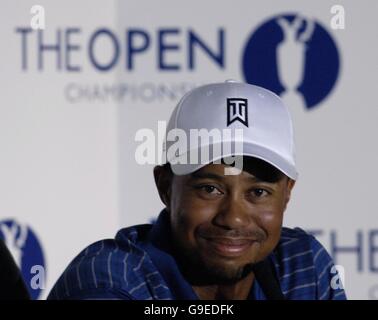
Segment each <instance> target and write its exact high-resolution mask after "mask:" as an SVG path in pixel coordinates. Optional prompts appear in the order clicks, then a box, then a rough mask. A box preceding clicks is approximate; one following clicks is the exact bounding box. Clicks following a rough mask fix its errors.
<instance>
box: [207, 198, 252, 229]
mask: <svg viewBox="0 0 378 320" xmlns="http://www.w3.org/2000/svg"><path fill="white" fill-rule="evenodd" d="M249 211H250V210H248V208H247V206H246V204H245V203H244V201H243V199H240V198H238V197H235V196H229V197H227V198H226V199H225V200H224V202H223V203H222V205H221V206H220V207H219V211H218V213H217V214H216V216H215V217H214V220H213V221H214V223H215V224H216V225H217V226H219V227H223V228H225V229H240V228H243V227H247V226H248V225H249V224H250V223H251V221H252V214H251V213H250V212H249Z"/></svg>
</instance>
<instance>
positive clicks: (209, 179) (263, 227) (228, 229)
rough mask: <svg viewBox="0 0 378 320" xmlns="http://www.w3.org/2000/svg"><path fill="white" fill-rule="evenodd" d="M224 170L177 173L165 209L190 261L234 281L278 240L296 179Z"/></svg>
mask: <svg viewBox="0 0 378 320" xmlns="http://www.w3.org/2000/svg"><path fill="white" fill-rule="evenodd" d="M224 169H225V165H223V164H210V165H207V166H205V167H203V168H201V169H200V170H198V171H196V172H195V173H193V174H190V175H185V176H176V175H174V176H173V177H172V180H171V189H170V190H171V191H170V194H169V197H168V198H169V200H168V203H167V210H168V211H169V212H170V217H171V227H172V232H173V238H174V242H175V246H176V248H177V249H178V252H179V253H180V254H181V256H182V259H183V260H184V261H185V263H186V266H187V267H189V268H193V270H196V271H197V272H198V271H200V272H201V273H202V274H203V275H204V276H205V277H207V276H209V277H212V278H213V279H217V281H225V282H230V281H231V282H233V281H237V280H239V279H241V278H243V277H244V276H246V275H247V274H248V273H249V272H250V271H251V269H250V266H251V265H252V264H253V263H256V262H258V261H261V260H263V259H264V258H265V257H266V256H267V255H268V254H269V253H270V252H271V251H272V250H273V249H274V247H275V246H276V244H277V243H278V241H279V238H280V233H281V226H282V219H283V212H284V210H285V208H286V204H287V202H288V200H289V197H290V191H291V188H292V187H293V185H294V182H293V181H292V180H290V179H288V178H287V177H286V176H282V177H280V179H279V180H278V181H276V182H266V181H262V180H259V179H257V178H256V177H255V176H254V175H253V174H252V173H249V172H247V171H243V172H242V173H240V174H238V175H224V172H225V170H224Z"/></svg>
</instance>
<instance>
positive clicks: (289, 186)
mask: <svg viewBox="0 0 378 320" xmlns="http://www.w3.org/2000/svg"><path fill="white" fill-rule="evenodd" d="M294 185H295V180H293V179H290V178H288V180H287V186H286V188H287V189H286V198H285V209H286V206H287V204H288V203H289V201H290V197H291V191H292V190H293V188H294Z"/></svg>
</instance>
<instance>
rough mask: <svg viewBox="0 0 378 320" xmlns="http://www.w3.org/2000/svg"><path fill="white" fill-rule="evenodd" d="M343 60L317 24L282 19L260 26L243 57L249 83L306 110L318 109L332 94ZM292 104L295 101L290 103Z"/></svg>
mask: <svg viewBox="0 0 378 320" xmlns="http://www.w3.org/2000/svg"><path fill="white" fill-rule="evenodd" d="M339 69H340V59H339V54H338V50H337V47H336V44H335V42H334V41H333V39H332V38H331V36H330V34H329V33H328V32H327V31H326V30H325V29H324V28H323V27H322V26H321V25H320V24H319V23H318V22H316V21H314V20H313V19H308V18H305V17H302V16H300V15H298V14H296V15H293V14H292V15H279V16H275V17H274V18H272V19H270V20H268V21H266V22H264V23H263V24H262V25H260V26H259V27H258V28H257V29H256V30H255V31H254V32H253V33H252V35H251V37H250V38H249V40H248V42H247V45H246V47H245V49H244V53H243V72H244V77H245V79H246V81H247V82H248V83H251V84H255V85H259V86H262V87H265V88H268V89H270V90H272V91H274V92H275V93H276V94H278V95H280V96H281V97H282V98H283V99H284V100H285V98H286V99H289V98H291V99H295V100H296V101H298V102H299V103H300V104H301V105H303V106H304V107H305V108H307V109H311V108H313V107H316V105H318V104H319V103H320V102H321V101H322V100H323V99H325V98H326V96H327V95H328V94H329V93H330V92H331V91H332V89H333V87H334V85H335V83H336V80H337V78H338V74H339ZM290 101H293V100H290Z"/></svg>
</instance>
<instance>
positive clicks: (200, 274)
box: [186, 261, 253, 285]
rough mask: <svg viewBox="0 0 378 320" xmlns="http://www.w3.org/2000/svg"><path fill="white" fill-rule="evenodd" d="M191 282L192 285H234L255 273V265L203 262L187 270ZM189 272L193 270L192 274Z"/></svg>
mask: <svg viewBox="0 0 378 320" xmlns="http://www.w3.org/2000/svg"><path fill="white" fill-rule="evenodd" d="M187 270H188V273H187V274H186V276H187V277H189V280H190V282H191V283H192V284H197V285H200V284H201V285H204V284H206V285H211V284H218V285H220V284H224V285H228V284H232V283H235V282H238V281H240V280H241V279H243V278H245V277H247V276H248V275H249V274H250V273H251V272H252V271H253V264H252V263H250V264H246V265H241V266H235V265H230V264H221V263H211V262H208V261H206V262H205V261H203V262H202V263H200V264H196V266H192V267H191V268H187ZM189 270H192V271H191V272H190V271H189ZM193 270H195V271H193Z"/></svg>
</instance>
